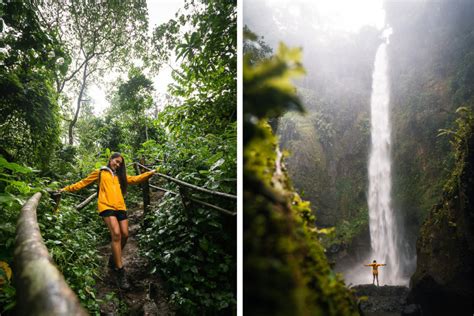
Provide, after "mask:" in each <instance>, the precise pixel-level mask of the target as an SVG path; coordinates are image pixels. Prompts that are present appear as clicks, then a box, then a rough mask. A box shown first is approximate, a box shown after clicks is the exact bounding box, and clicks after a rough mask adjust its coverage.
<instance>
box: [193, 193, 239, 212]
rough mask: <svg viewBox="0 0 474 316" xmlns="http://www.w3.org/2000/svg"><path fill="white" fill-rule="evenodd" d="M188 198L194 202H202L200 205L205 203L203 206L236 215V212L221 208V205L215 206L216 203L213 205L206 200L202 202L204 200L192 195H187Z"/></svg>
mask: <svg viewBox="0 0 474 316" xmlns="http://www.w3.org/2000/svg"><path fill="white" fill-rule="evenodd" d="M188 199H190V200H191V201H193V202H196V203H199V204H202V205H205V206H209V207H212V208H214V209H216V210H218V211H221V212H224V213H226V214H227V215H232V216H235V215H237V213H235V212H232V211H229V210H226V209H225V208H222V207H220V206H216V205H213V204H210V203H207V202H204V201H201V200H198V199H195V198H193V197H192V196H189V197H188Z"/></svg>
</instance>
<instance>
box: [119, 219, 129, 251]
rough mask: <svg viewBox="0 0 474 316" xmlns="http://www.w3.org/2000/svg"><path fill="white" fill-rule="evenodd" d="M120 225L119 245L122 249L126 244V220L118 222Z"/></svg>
mask: <svg viewBox="0 0 474 316" xmlns="http://www.w3.org/2000/svg"><path fill="white" fill-rule="evenodd" d="M118 223H119V225H120V236H121V239H120V244H121V246H122V249H123V247H125V245H126V244H127V239H128V219H124V220H123V221H120V222H118Z"/></svg>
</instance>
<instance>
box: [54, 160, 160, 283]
mask: <svg viewBox="0 0 474 316" xmlns="http://www.w3.org/2000/svg"><path fill="white" fill-rule="evenodd" d="M126 169H127V168H126V166H125V160H124V158H123V156H122V155H121V154H120V153H113V154H112V155H111V156H110V159H109V162H108V164H107V166H105V167H101V168H100V169H97V170H94V171H93V172H92V173H91V174H89V175H88V176H87V178H85V179H83V180H81V181H79V182H77V183H74V184H71V185H68V186H66V187H64V188H62V189H61V190H59V192H64V191H68V192H74V191H78V190H80V189H82V188H85V187H86V186H88V185H89V184H91V183H93V182H97V185H98V190H97V192H98V203H97V204H98V209H99V216H100V217H102V218H103V219H104V222H105V224H106V225H107V227H108V229H109V231H110V237H111V239H112V241H111V248H112V255H110V257H109V267H110V268H111V269H113V270H114V271H115V272H116V273H117V279H118V284H119V287H120V288H122V289H128V288H130V284H129V283H128V280H127V278H126V276H125V270H124V268H123V263H122V250H123V248H124V247H125V244H126V243H127V238H128V220H127V207H126V206H125V201H124V198H123V197H124V195H125V194H126V193H127V185H128V184H137V183H140V182H143V181H146V180H147V179H148V178H150V177H151V176H153V174H155V172H156V170H152V171H148V172H145V173H142V174H141V175H138V176H128V175H127V170H126Z"/></svg>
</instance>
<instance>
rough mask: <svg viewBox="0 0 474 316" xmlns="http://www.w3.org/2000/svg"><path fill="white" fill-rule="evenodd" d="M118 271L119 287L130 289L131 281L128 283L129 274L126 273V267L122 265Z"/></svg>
mask: <svg viewBox="0 0 474 316" xmlns="http://www.w3.org/2000/svg"><path fill="white" fill-rule="evenodd" d="M115 272H116V273H117V282H118V286H119V288H121V289H122V290H128V289H129V288H130V283H128V280H127V275H126V274H125V269H124V268H123V267H122V268H120V269H117V270H115Z"/></svg>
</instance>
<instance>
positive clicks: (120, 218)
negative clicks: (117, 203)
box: [99, 210, 127, 222]
mask: <svg viewBox="0 0 474 316" xmlns="http://www.w3.org/2000/svg"><path fill="white" fill-rule="evenodd" d="M99 215H100V216H101V217H109V216H115V217H117V220H118V221H119V222H121V221H124V220H126V219H127V211H116V210H105V211H102V212H100V213H99Z"/></svg>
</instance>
